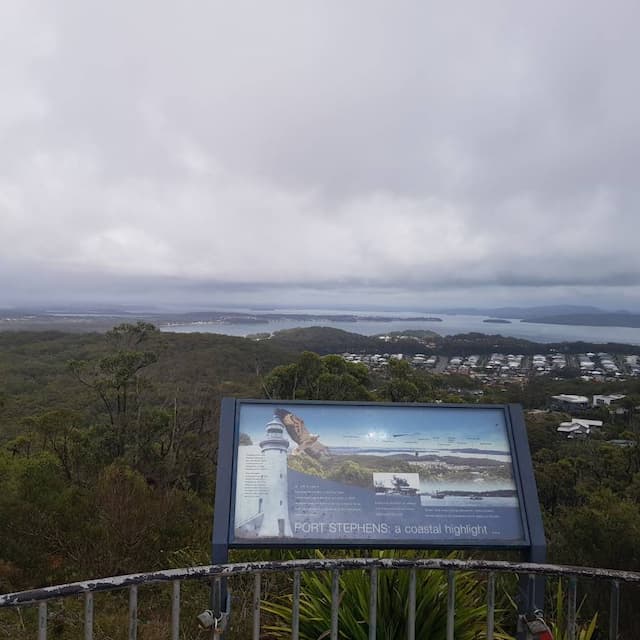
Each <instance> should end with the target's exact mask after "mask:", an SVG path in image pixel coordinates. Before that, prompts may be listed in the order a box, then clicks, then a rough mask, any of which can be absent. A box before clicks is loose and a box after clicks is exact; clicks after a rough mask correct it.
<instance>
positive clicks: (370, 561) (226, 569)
mask: <svg viewBox="0 0 640 640" xmlns="http://www.w3.org/2000/svg"><path fill="white" fill-rule="evenodd" d="M390 569H394V570H406V571H408V572H409V592H408V611H407V613H408V615H407V619H408V631H407V639H408V640H415V627H416V577H417V575H418V572H421V571H428V570H430V571H442V572H445V573H446V576H447V618H446V620H447V623H446V638H447V640H454V622H455V598H456V574H457V573H459V572H462V571H464V572H478V573H481V574H485V575H486V578H487V579H486V585H487V593H486V603H487V620H486V638H487V640H493V638H494V633H495V623H494V617H495V602H496V598H495V587H496V576H497V575H500V574H517V575H519V576H521V577H522V576H524V577H526V578H527V579H528V580H529V581H530V582H533V580H534V579H535V578H536V577H537V576H545V577H557V578H564V579H567V581H568V585H569V586H568V591H567V605H566V606H567V611H566V620H567V629H566V636H565V637H566V638H567V639H568V640H576V636H577V622H576V607H577V584H578V579H589V580H598V581H606V582H609V583H610V588H611V595H610V612H609V635H608V637H609V640H619V631H618V628H619V612H620V585H621V583H640V573H635V572H630V571H616V570H607V569H596V568H585V567H570V566H559V565H550V564H533V563H514V562H504V561H484V560H454V559H401V558H349V559H310V560H289V561H276V562H266V561H265V562H249V563H234V564H219V565H208V566H200V567H189V568H185V569H170V570H166V571H156V572H151V573H135V574H129V575H122V576H115V577H111V578H102V579H98V580H87V581H83V582H73V583H69V584H64V585H58V586H54V587H45V588H42V589H34V590H31V591H21V592H18V593H9V594H5V595H0V610H1V609H6V608H19V607H24V606H37V607H38V621H37V625H38V630H37V637H38V640H46V638H47V623H48V615H47V603H48V602H50V601H53V600H58V599H61V598H71V597H77V596H84V616H83V618H84V621H83V625H84V639H85V640H92V639H93V638H94V594H95V593H99V592H104V591H115V590H125V589H127V590H128V594H129V598H128V602H129V605H128V606H129V614H128V638H129V640H136V639H137V635H138V622H139V620H138V589H139V588H140V587H145V586H149V585H155V584H161V583H171V585H172V590H171V617H170V637H171V640H179V637H180V628H181V624H180V613H181V584H182V582H183V581H194V580H195V581H205V582H211V581H213V582H214V583H215V584H216V585H217V587H218V588H220V586H221V584H222V582H223V581H224V580H226V579H231V578H234V577H237V576H253V582H254V585H253V600H252V616H253V620H252V633H253V636H252V637H253V639H254V640H259V638H260V633H261V599H262V596H261V587H262V581H263V575H265V574H271V573H285V574H291V575H292V582H293V594H292V596H293V597H292V610H291V638H292V640H298V638H299V633H300V632H299V626H300V594H301V574H302V573H303V572H318V571H321V572H330V575H331V623H330V625H331V626H330V635H329V638H330V640H337V639H338V632H339V608H340V575H341V573H342V572H345V571H353V570H364V571H368V572H369V578H370V581H371V589H370V598H369V638H370V640H375V638H376V625H377V604H378V603H377V595H378V589H377V584H378V577H379V572H380V571H384V570H390Z"/></svg>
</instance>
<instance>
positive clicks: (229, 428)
mask: <svg viewBox="0 0 640 640" xmlns="http://www.w3.org/2000/svg"><path fill="white" fill-rule="evenodd" d="M250 404H252V405H255V404H261V405H272V406H274V407H276V406H283V405H286V406H300V407H301V408H302V407H304V406H309V405H323V406H327V405H331V406H348V407H363V408H367V409H372V408H374V409H375V408H378V407H393V408H396V409H400V408H401V407H407V408H409V407H411V408H416V407H422V408H425V409H430V410H433V411H438V410H443V409H462V410H464V411H483V410H486V409H493V410H496V409H497V410H501V411H502V412H504V424H505V426H506V430H507V437H508V442H509V447H510V453H511V461H512V469H513V477H514V480H515V485H516V489H517V493H518V500H519V505H520V517H521V519H522V532H523V538H522V539H521V540H519V541H516V542H505V541H502V540H481V541H474V542H469V541H456V540H455V539H452V540H451V542H442V541H438V542H437V543H435V544H434V543H429V542H428V541H424V540H407V539H405V540H394V539H393V536H389V539H388V540H381V539H375V540H371V539H355V540H348V539H340V540H337V541H333V540H328V539H326V538H319V539H311V538H304V539H302V538H295V537H292V538H284V539H282V540H279V539H278V540H274V539H273V538H268V539H267V540H260V539H259V538H253V539H250V540H246V539H242V540H238V539H235V538H234V505H235V489H236V486H235V482H236V473H237V462H238V445H239V436H240V429H239V416H240V408H241V407H242V406H243V405H250ZM212 542H213V545H212V560H213V562H214V563H216V564H217V563H223V562H226V561H227V560H228V552H229V549H230V548H251V549H263V548H270V549H272V548H281V549H294V548H295V549H300V548H307V549H314V548H337V549H346V548H358V549H390V548H393V549H397V548H403V549H443V550H454V549H485V550H487V549H490V550H515V551H519V552H520V553H521V555H523V556H524V558H525V559H527V560H528V561H530V562H544V561H545V559H546V542H545V537H544V529H543V525H542V516H541V512H540V506H539V503H538V496H537V490H536V483H535V478H534V474H533V466H532V462H531V454H530V451H529V444H528V440H527V434H526V427H525V422H524V415H523V412H522V408H521V406H520V405H516V404H508V405H489V404H469V405H465V404H417V403H412V404H406V405H403V404H398V403H371V402H319V401H288V400H283V401H272V400H237V399H234V398H224V399H223V401H222V407H221V416H220V433H219V442H218V467H217V483H216V498H215V511H214V523H213V541H212Z"/></svg>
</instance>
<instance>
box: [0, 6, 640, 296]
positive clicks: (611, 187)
mask: <svg viewBox="0 0 640 640" xmlns="http://www.w3.org/2000/svg"><path fill="white" fill-rule="evenodd" d="M639 20H640V6H639V5H638V4H637V3H635V2H624V1H617V2H614V3H607V4H606V5H605V4H604V3H588V5H585V4H584V3H579V2H572V1H567V2H564V3H562V5H561V6H558V4H557V3H551V2H541V3H536V4H535V5H532V6H523V5H513V4H511V3H504V2H486V3H468V4H466V6H462V5H455V6H451V5H450V4H449V3H439V2H406V3H402V4H401V5H390V4H389V3H386V2H382V1H373V2H370V1H369V2H364V1H363V2H353V3H342V2H338V1H337V0H336V1H330V2H326V3H299V2H293V1H291V2H274V3H268V4H264V3H257V2H237V3H223V2H194V3H193V4H190V5H189V6H188V7H187V6H185V5H182V4H175V3H157V2H140V3H135V4H133V5H132V4H131V3H124V2H120V1H116V2H112V3H99V2H91V1H89V2H87V1H82V2H81V1H77V2H73V1H71V0H68V1H63V2H60V3H54V4H52V3H48V2H29V1H20V2H18V1H17V0H16V1H15V2H8V3H3V4H2V7H0V25H1V26H0V33H1V36H2V37H1V38H0V60H2V61H3V62H2V63H0V92H1V94H2V95H3V96H6V99H3V100H2V101H1V102H0V239H1V240H2V251H1V252H0V296H2V298H4V301H5V303H7V304H12V303H19V302H24V301H34V302H35V301H37V300H47V301H52V300H57V299H59V300H61V301H62V300H64V299H66V298H68V299H76V300H81V299H86V300H101V299H105V300H117V299H127V300H136V299H140V300H143V299H151V298H153V299H164V300H165V301H169V300H176V301H181V302H189V300H193V301H202V302H204V301H206V300H212V301H213V300H221V301H224V300H228V301H233V302H240V301H242V300H247V301H249V300H257V301H260V302H267V301H269V300H270V299H271V297H272V294H273V292H278V294H277V296H278V298H279V299H281V298H282V297H283V296H284V297H285V298H286V297H287V295H289V296H290V298H289V299H290V300H292V301H293V300H294V301H296V302H297V303H300V304H302V303H304V301H305V299H308V300H315V301H318V300H322V301H324V302H326V303H327V304H328V303H330V302H332V301H335V302H340V301H344V299H345V298H347V299H349V300H350V301H353V302H358V301H362V302H367V301H368V302H372V303H373V302H375V303H380V304H383V303H385V302H388V303H389V304H396V303H402V304H412V303H416V304H417V303H420V304H423V305H424V304H429V303H447V304H454V303H455V302H456V300H459V302H460V304H461V305H466V304H467V303H468V302H469V299H470V297H471V298H475V301H477V302H479V301H486V302H487V303H489V304H490V303H492V302H497V303H502V302H508V301H511V300H512V301H514V302H515V301H517V302H523V301H527V300H531V301H532V302H536V303H537V302H539V301H543V300H547V299H548V300H550V301H552V300H553V301H557V300H566V301H576V300H585V301H587V300H588V301H589V302H593V301H601V302H603V303H604V304H605V305H607V304H608V305H613V306H618V307H620V306H637V305H638V304H640V296H639V293H640V268H639V267H640V260H639V258H638V246H637V244H638V241H637V237H638V233H637V232H638V228H639V226H640V223H639V222H638V215H637V212H638V210H639V205H640V192H639V189H638V181H637V167H638V166H640V104H639V102H640V99H639V98H640V76H638V74H637V73H634V72H633V69H634V61H635V60H637V59H638V57H640V41H639V40H638V39H637V37H636V33H635V29H636V25H637V24H638V21H639ZM287 291H288V292H289V294H287Z"/></svg>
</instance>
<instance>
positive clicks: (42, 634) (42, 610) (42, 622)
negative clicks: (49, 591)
mask: <svg viewBox="0 0 640 640" xmlns="http://www.w3.org/2000/svg"><path fill="white" fill-rule="evenodd" d="M38 640H47V602H46V601H45V602H41V603H40V604H39V605H38Z"/></svg>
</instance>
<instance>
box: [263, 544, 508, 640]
mask: <svg viewBox="0 0 640 640" xmlns="http://www.w3.org/2000/svg"><path fill="white" fill-rule="evenodd" d="M318 555H319V557H321V558H322V557H323V556H322V554H318ZM378 555H379V557H385V558H392V557H396V556H398V555H400V554H398V553H396V552H380V553H379V554H378ZM408 555H410V554H409V553H407V552H403V553H402V557H407V556H408ZM448 557H450V558H454V557H456V554H450V555H449V556H448ZM409 575H410V573H409V571H407V570H404V569H400V570H395V569H384V570H380V571H379V574H378V609H377V611H378V615H377V636H376V637H377V639H378V640H397V639H398V638H406V637H407V617H408V616H407V612H408V600H409V597H408V594H409ZM369 595H370V574H369V571H367V570H351V571H344V572H342V573H341V575H340V606H339V618H338V621H339V622H338V625H339V637H340V638H344V639H345V640H368V638H369ZM485 600H486V590H485V589H484V588H482V587H481V586H480V585H479V584H478V576H477V574H471V573H469V572H456V593H455V604H456V607H455V611H456V615H455V638H456V640H478V639H479V638H482V637H484V635H485V634H486V624H487V607H486V603H485ZM292 603H293V596H292V595H290V594H289V595H284V596H281V597H279V598H277V599H276V600H275V601H270V602H263V603H262V609H263V611H265V612H268V613H270V614H272V615H273V617H274V618H275V622H274V623H273V624H271V625H269V626H268V627H267V629H268V631H269V632H270V633H271V636H270V637H273V638H274V639H278V640H279V639H284V638H290V637H291V610H292ZM330 627H331V572H329V571H319V572H303V573H302V578H301V594H300V639H301V640H320V639H322V638H325V637H328V635H329V630H330ZM446 627H447V579H446V574H445V573H444V572H443V571H427V570H425V571H418V572H417V580H416V638H429V639H430V640H440V639H442V640H444V638H445V637H446ZM496 637H501V636H499V635H497V636H496Z"/></svg>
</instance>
